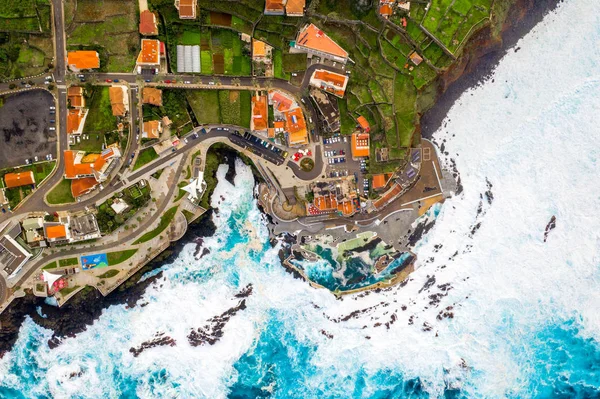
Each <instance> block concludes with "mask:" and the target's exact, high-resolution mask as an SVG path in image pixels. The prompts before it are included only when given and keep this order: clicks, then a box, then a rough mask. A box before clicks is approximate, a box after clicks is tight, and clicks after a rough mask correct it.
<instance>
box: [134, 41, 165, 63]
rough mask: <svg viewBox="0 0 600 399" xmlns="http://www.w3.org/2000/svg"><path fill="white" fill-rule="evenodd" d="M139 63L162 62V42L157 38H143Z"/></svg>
mask: <svg viewBox="0 0 600 399" xmlns="http://www.w3.org/2000/svg"><path fill="white" fill-rule="evenodd" d="M137 63H138V64H147V65H158V64H160V42H159V41H158V40H156V39H142V49H141V51H140V55H138V58H137Z"/></svg>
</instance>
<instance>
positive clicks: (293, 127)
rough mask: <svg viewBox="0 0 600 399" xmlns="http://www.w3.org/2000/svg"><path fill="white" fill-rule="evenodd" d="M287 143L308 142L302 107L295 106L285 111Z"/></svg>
mask: <svg viewBox="0 0 600 399" xmlns="http://www.w3.org/2000/svg"><path fill="white" fill-rule="evenodd" d="M285 120H286V126H287V131H288V133H289V137H288V142H289V145H301V144H308V134H307V132H306V121H305V120H304V114H303V113H302V109H300V108H295V109H293V110H291V111H288V112H286V113H285Z"/></svg>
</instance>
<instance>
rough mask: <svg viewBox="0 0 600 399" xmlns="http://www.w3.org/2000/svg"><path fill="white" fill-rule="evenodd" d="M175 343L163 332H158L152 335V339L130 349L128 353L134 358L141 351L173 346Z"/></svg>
mask: <svg viewBox="0 0 600 399" xmlns="http://www.w3.org/2000/svg"><path fill="white" fill-rule="evenodd" d="M176 344H177V343H176V342H175V340H174V339H173V338H171V337H169V336H168V335H165V333H164V332H158V333H156V334H155V335H154V339H151V340H149V341H145V342H142V344H141V345H140V346H138V347H137V348H130V349H129V352H131V353H133V356H134V357H138V356H139V355H140V354H141V353H142V352H143V351H145V350H146V349H150V348H155V347H157V346H175V345H176Z"/></svg>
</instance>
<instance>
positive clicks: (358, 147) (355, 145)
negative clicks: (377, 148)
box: [352, 133, 370, 158]
mask: <svg viewBox="0 0 600 399" xmlns="http://www.w3.org/2000/svg"><path fill="white" fill-rule="evenodd" d="M369 154H370V152H369V133H352V157H353V158H360V157H368V156H369Z"/></svg>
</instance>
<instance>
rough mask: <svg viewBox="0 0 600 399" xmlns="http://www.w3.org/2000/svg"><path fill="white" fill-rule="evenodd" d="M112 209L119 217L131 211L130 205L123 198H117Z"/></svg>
mask: <svg viewBox="0 0 600 399" xmlns="http://www.w3.org/2000/svg"><path fill="white" fill-rule="evenodd" d="M110 207H111V208H112V210H113V211H115V213H116V214H117V215H120V214H122V213H123V212H125V211H126V210H128V209H129V204H128V203H127V202H125V200H123V199H121V198H116V199H115V200H114V201H113V203H112V204H111V206H110Z"/></svg>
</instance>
